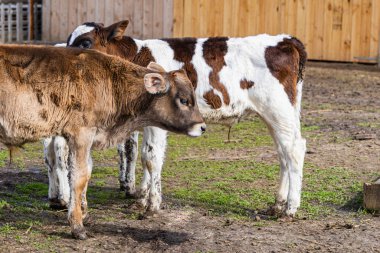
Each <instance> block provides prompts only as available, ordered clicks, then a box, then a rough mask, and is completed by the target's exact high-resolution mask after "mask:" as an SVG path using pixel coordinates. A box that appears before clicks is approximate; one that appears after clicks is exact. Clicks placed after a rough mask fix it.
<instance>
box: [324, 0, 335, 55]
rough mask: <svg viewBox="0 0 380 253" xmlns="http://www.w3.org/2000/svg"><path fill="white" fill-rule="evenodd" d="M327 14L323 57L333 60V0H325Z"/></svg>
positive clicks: (325, 17) (325, 16)
mask: <svg viewBox="0 0 380 253" xmlns="http://www.w3.org/2000/svg"><path fill="white" fill-rule="evenodd" d="M324 9H325V13H324V14H325V15H324V17H323V18H324V20H325V23H324V31H323V38H324V43H323V59H325V60H333V58H332V55H331V51H332V49H333V46H334V45H332V44H331V41H332V33H333V27H332V26H333V0H325V3H324Z"/></svg>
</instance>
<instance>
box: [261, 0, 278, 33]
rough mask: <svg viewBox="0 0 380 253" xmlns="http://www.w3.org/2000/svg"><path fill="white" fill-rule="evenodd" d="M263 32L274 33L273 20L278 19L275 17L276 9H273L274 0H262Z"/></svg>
mask: <svg viewBox="0 0 380 253" xmlns="http://www.w3.org/2000/svg"><path fill="white" fill-rule="evenodd" d="M263 4H264V13H265V15H264V32H265V33H268V34H274V32H273V30H274V26H275V22H276V20H277V19H278V18H277V17H276V14H275V13H276V10H275V5H276V4H275V1H274V0H269V1H264V2H263Z"/></svg>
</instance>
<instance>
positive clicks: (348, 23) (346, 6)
mask: <svg viewBox="0 0 380 253" xmlns="http://www.w3.org/2000/svg"><path fill="white" fill-rule="evenodd" d="M342 4H343V20H342V42H341V43H342V47H341V60H342V61H351V60H352V56H351V37H352V4H351V1H350V0H343V3H342Z"/></svg>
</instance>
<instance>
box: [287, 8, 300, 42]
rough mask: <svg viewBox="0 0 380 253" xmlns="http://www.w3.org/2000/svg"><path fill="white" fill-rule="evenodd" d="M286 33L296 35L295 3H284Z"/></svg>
mask: <svg viewBox="0 0 380 253" xmlns="http://www.w3.org/2000/svg"><path fill="white" fill-rule="evenodd" d="M285 23H286V25H285V27H286V33H289V34H292V35H296V36H298V34H297V1H286V7H285ZM300 39H301V38H300Z"/></svg>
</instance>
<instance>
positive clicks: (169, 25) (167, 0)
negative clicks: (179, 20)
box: [162, 0, 174, 38]
mask: <svg viewBox="0 0 380 253" xmlns="http://www.w3.org/2000/svg"><path fill="white" fill-rule="evenodd" d="M173 8H174V7H173V0H163V21H162V22H163V24H162V25H163V34H162V35H163V37H165V38H168V37H172V36H173V25H174V20H173V17H174V10H173Z"/></svg>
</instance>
